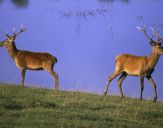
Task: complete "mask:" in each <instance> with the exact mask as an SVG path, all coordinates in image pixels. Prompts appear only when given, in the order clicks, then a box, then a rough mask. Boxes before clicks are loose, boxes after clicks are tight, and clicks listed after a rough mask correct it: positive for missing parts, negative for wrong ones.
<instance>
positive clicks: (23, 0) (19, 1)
mask: <svg viewBox="0 0 163 128" xmlns="http://www.w3.org/2000/svg"><path fill="white" fill-rule="evenodd" d="M3 2H5V0H0V4H2V3H3ZM11 2H12V4H13V5H15V6H16V7H19V8H26V7H27V6H28V5H29V1H28V0H11Z"/></svg>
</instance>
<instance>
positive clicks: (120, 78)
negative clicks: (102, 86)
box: [118, 72, 127, 97]
mask: <svg viewBox="0 0 163 128" xmlns="http://www.w3.org/2000/svg"><path fill="white" fill-rule="evenodd" d="M126 76H127V73H126V72H122V74H121V76H120V77H119V79H118V87H119V92H120V97H123V92H122V82H123V80H124V79H125V78H126Z"/></svg>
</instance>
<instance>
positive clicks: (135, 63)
mask: <svg viewBox="0 0 163 128" xmlns="http://www.w3.org/2000/svg"><path fill="white" fill-rule="evenodd" d="M137 28H138V29H139V30H140V31H142V32H143V33H144V34H145V36H146V37H147V39H148V41H149V42H150V45H151V46H152V52H151V54H150V55H149V56H136V55H131V54H122V55H118V56H116V58H115V71H114V73H113V74H112V75H110V76H109V78H108V81H107V85H106V90H105V92H104V95H106V94H107V92H108V88H109V85H110V82H111V81H112V80H113V79H114V78H116V77H117V76H118V75H120V74H121V76H120V77H119V79H118V87H119V92H120V97H123V92H122V82H123V80H124V79H125V78H126V76H127V75H131V76H139V77H140V86H141V94H140V99H141V100H142V95H143V89H144V78H145V77H146V78H147V79H148V81H149V82H150V84H151V85H152V86H153V88H154V99H153V101H154V102H156V100H157V90H156V84H155V82H154V80H153V78H152V76H151V75H152V73H153V71H154V68H155V66H156V64H157V62H158V60H159V58H160V55H162V54H163V47H162V46H161V45H162V42H163V38H161V37H160V36H159V33H158V32H155V31H154V28H153V27H151V30H152V32H153V35H152V36H151V37H150V36H148V34H147V32H146V26H145V27H144V28H140V27H137ZM154 35H155V36H156V37H157V41H154V40H153V36H154Z"/></svg>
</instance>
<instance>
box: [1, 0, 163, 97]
mask: <svg viewBox="0 0 163 128" xmlns="http://www.w3.org/2000/svg"><path fill="white" fill-rule="evenodd" d="M162 12H163V0H157V1H156V0H143V1H142V0H87V1H86V0H22V1H20V0H0V35H1V36H0V40H4V39H5V31H6V32H8V33H9V34H12V29H13V27H14V28H15V30H17V31H19V29H20V25H23V26H24V27H26V28H27V31H26V32H24V33H22V34H21V35H20V36H19V37H18V38H17V40H16V41H15V42H16V45H17V48H19V49H24V50H30V51H36V52H49V53H51V54H53V55H55V56H56V57H57V58H58V63H57V64H56V65H55V66H54V70H55V71H56V72H58V74H59V77H60V88H61V89H62V90H77V91H85V92H91V93H98V94H102V93H103V91H104V89H105V85H106V81H107V78H108V76H109V75H110V74H111V73H113V71H114V58H115V56H116V55H118V54H122V53H130V54H135V55H149V54H150V53H151V46H150V45H149V42H148V41H147V39H146V37H145V35H144V34H143V33H142V32H140V31H138V30H137V29H136V28H137V26H140V27H143V26H144V25H145V24H146V25H147V32H148V34H149V35H151V34H152V32H151V30H150V27H151V26H153V27H154V28H155V29H156V30H157V29H158V28H159V30H160V35H162V36H163V13H162ZM20 76H21V74H20V71H19V69H18V68H17V67H16V66H15V63H14V62H13V60H11V58H10V57H9V55H8V53H7V51H6V50H5V49H4V48H1V49H0V82H9V83H20ZM153 78H154V80H155V82H156V84H157V90H158V97H159V100H163V57H161V58H160V60H159V62H158V64H157V66H156V70H155V72H154V73H153ZM25 84H27V85H30V86H37V87H43V88H54V81H53V78H52V77H51V76H50V75H49V74H48V73H47V72H45V71H39V72H34V71H27V73H26V78H25ZM109 92H110V94H112V95H118V94H119V91H118V85H117V79H115V80H114V81H113V82H112V83H111V85H110V88H109ZM123 92H124V95H125V96H130V97H139V95H140V82H139V78H138V77H130V76H128V77H127V78H126V80H125V81H124V82H123ZM153 93H154V92H153V88H152V87H151V86H150V84H149V83H148V81H145V89H144V97H145V98H148V99H151V98H152V97H153Z"/></svg>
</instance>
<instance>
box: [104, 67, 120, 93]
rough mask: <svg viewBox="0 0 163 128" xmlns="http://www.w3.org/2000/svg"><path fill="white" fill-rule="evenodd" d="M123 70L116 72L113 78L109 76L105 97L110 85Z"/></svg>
mask: <svg viewBox="0 0 163 128" xmlns="http://www.w3.org/2000/svg"><path fill="white" fill-rule="evenodd" d="M121 72H122V71H121V70H116V71H115V72H114V73H113V74H112V75H111V76H109V78H108V81H107V85H106V89H105V92H104V96H105V95H106V94H107V92H108V89H109V85H110V82H111V81H112V80H113V79H114V78H116V77H117V76H118V75H119V74H121Z"/></svg>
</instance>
